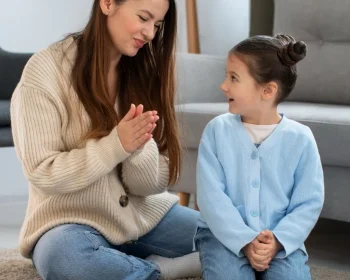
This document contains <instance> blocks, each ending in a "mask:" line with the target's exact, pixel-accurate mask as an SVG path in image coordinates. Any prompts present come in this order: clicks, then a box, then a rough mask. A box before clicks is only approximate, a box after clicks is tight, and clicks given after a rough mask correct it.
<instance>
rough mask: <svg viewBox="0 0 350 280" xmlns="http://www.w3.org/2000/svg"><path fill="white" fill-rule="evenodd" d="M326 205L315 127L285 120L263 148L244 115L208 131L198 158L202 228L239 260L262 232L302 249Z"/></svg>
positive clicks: (218, 121)
mask: <svg viewBox="0 0 350 280" xmlns="http://www.w3.org/2000/svg"><path fill="white" fill-rule="evenodd" d="M323 201H324V180H323V171H322V165H321V160H320V156H319V153H318V149H317V145H316V142H315V139H314V137H313V135H312V132H311V130H310V129H309V128H308V127H307V126H304V125H302V124H300V123H297V122H295V121H292V120H289V119H288V118H286V117H285V116H283V118H282V120H281V122H280V123H279V124H278V126H277V127H276V129H275V130H274V131H273V132H272V134H271V135H270V136H269V137H268V138H267V139H266V140H265V141H264V142H263V143H262V144H261V145H260V146H259V148H257V147H256V146H255V144H254V143H253V142H252V140H251V139H250V137H249V135H248V134H247V132H246V130H245V128H244V127H243V124H242V121H241V117H240V116H239V115H233V114H230V113H228V114H224V115H220V116H218V117H216V118H215V119H213V120H212V121H211V122H210V123H209V124H208V125H207V126H206V128H205V130H204V132H203V135H202V139H201V143H200V146H199V154H198V161H197V202H198V206H199V208H200V212H201V216H200V220H199V221H198V226H199V227H208V228H210V229H211V231H212V232H213V234H214V235H215V237H216V238H217V239H218V240H219V241H220V242H221V243H222V244H223V245H225V246H226V247H227V248H228V249H229V250H231V251H232V252H233V253H234V254H236V255H237V256H239V257H242V256H243V253H242V248H243V247H244V246H245V245H246V244H248V243H250V242H251V241H253V240H254V239H255V238H256V237H257V235H259V233H260V231H262V230H264V229H269V230H271V231H273V233H274V235H275V236H276V238H277V239H278V240H279V242H280V243H281V244H282V245H283V247H284V250H282V251H280V252H279V253H278V254H277V256H276V257H277V258H284V257H286V256H288V255H289V254H291V253H293V252H294V251H296V250H297V249H301V250H303V251H304V252H305V253H306V250H305V246H304V241H305V240H306V238H307V237H308V235H309V234H310V232H311V230H312V228H313V227H314V225H315V223H316V221H317V219H318V217H319V215H320V212H321V209H322V206H323Z"/></svg>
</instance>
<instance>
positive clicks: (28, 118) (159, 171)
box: [11, 39, 178, 258]
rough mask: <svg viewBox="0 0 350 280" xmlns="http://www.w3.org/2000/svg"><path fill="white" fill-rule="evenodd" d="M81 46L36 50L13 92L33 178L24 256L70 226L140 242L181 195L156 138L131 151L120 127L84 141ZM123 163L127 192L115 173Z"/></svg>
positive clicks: (14, 116)
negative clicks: (77, 73) (77, 83)
mask: <svg viewBox="0 0 350 280" xmlns="http://www.w3.org/2000/svg"><path fill="white" fill-rule="evenodd" d="M76 51H77V49H76V46H75V45H74V43H73V41H72V39H67V40H65V41H63V42H60V43H56V44H53V45H51V46H50V47H48V48H47V49H44V50H42V51H40V52H38V53H37V54H35V55H34V56H33V57H32V58H31V59H30V60H29V62H28V63H27V65H26V67H25V69H24V72H23V75H22V78H21V80H20V82H19V84H18V86H17V88H16V90H15V92H14V94H13V97H12V102H11V120H12V130H13V137H14V143H15V148H16V151H17V154H18V157H19V159H20V161H21V163H22V166H23V170H24V174H25V176H26V178H27V179H28V181H29V201H28V207H27V211H26V216H25V219H24V223H23V226H22V229H21V233H20V244H19V249H20V252H21V254H22V255H23V256H24V257H27V258H29V257H30V253H31V251H32V249H33V247H34V246H35V244H36V242H37V241H38V239H39V238H40V236H41V235H43V234H44V233H45V232H46V231H48V230H50V229H51V228H53V227H55V226H57V225H60V224H66V223H77V224H85V225H89V226H91V227H93V228H95V229H97V230H98V231H99V232H100V233H101V234H102V235H103V236H104V237H105V238H106V239H107V240H108V241H109V242H111V243H113V244H122V243H124V242H127V241H130V240H137V239H138V238H139V237H140V236H142V235H144V234H146V233H147V232H149V231H150V230H152V229H153V228H154V227H155V226H156V225H157V223H158V222H159V221H160V220H161V219H162V217H163V216H164V215H165V214H166V213H167V211H168V210H169V209H170V208H171V207H172V206H173V205H174V204H175V203H176V202H177V200H178V199H177V197H176V196H174V195H171V194H169V193H168V192H166V189H167V186H168V178H169V169H168V159H167V158H166V157H165V156H164V155H161V154H159V151H158V148H157V145H156V143H155V142H154V140H153V139H151V141H149V142H148V143H147V144H146V145H145V147H144V148H143V149H142V150H138V151H136V152H134V153H132V154H129V153H127V152H126V151H125V150H124V149H123V147H122V145H121V143H120V141H119V137H118V134H117V129H116V128H114V129H113V130H112V131H111V132H110V134H109V135H107V136H105V137H103V138H102V139H100V140H93V139H90V140H87V141H84V142H81V141H80V139H81V137H82V136H83V135H84V134H85V133H86V132H87V131H88V130H89V125H90V121H89V117H88V115H87V113H86V111H85V109H84V108H83V106H82V104H81V102H80V101H79V99H78V97H77V94H76V92H75V91H74V89H73V88H72V86H70V83H69V77H70V73H71V70H72V62H73V61H74V58H75V54H76ZM65 53H66V55H64V54H65ZM121 162H123V172H122V177H123V181H124V183H125V185H126V186H127V190H126V189H124V187H123V186H122V184H121V182H120V180H119V178H118V176H117V171H116V166H117V164H118V163H121ZM125 195H127V196H128V198H129V203H128V204H127V205H126V206H125V205H124V206H123V203H121V202H120V199H121V197H124V198H125Z"/></svg>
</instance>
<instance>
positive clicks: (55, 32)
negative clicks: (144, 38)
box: [0, 0, 187, 52]
mask: <svg viewBox="0 0 350 280" xmlns="http://www.w3.org/2000/svg"><path fill="white" fill-rule="evenodd" d="M92 4H93V0H59V1H57V0H25V1H20V3H19V2H18V3H17V2H13V1H8V0H0V7H1V9H0V47H1V48H3V49H5V50H9V51H14V52H36V51H38V50H40V49H42V48H45V47H47V46H48V45H50V44H51V43H53V42H55V41H57V40H60V39H62V38H63V37H64V35H66V34H68V33H71V32H75V31H79V30H80V29H82V28H83V27H84V25H85V24H86V22H87V20H88V18H89V16H90V11H91V7H92ZM177 4H178V9H179V20H178V22H179V27H178V33H179V38H180V39H178V51H180V52H182V51H187V39H186V16H185V6H186V3H185V0H178V1H177Z"/></svg>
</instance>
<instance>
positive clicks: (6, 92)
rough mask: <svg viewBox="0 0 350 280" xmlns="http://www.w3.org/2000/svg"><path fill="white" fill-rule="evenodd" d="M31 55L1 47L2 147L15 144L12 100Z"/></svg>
mask: <svg viewBox="0 0 350 280" xmlns="http://www.w3.org/2000/svg"><path fill="white" fill-rule="evenodd" d="M31 55H32V54H27V53H11V52H7V51H5V50H3V49H1V48H0V147H8V146H13V139H12V134H11V122H10V100H11V96H12V93H13V91H14V89H15V87H16V85H17V83H18V82H19V80H20V78H21V75H22V71H23V68H24V66H25V64H26V63H27V61H28V59H29V58H30V57H31Z"/></svg>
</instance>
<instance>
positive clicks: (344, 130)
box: [177, 101, 350, 167]
mask: <svg viewBox="0 0 350 280" xmlns="http://www.w3.org/2000/svg"><path fill="white" fill-rule="evenodd" d="M177 111H178V119H179V123H180V127H182V129H181V131H182V133H183V134H184V135H186V137H182V138H183V139H184V140H183V145H184V146H185V147H187V148H195V149H196V148H198V145H199V141H200V138H201V135H202V132H203V129H204V128H205V126H206V124H207V123H208V122H209V121H210V120H211V119H213V118H214V117H215V116H217V115H219V114H224V113H227V112H228V104H227V103H189V104H181V105H178V106H177ZM278 111H279V112H280V113H283V114H285V115H286V116H287V117H288V118H290V119H292V120H296V121H299V122H301V123H303V124H305V125H307V126H309V127H310V128H311V130H312V132H313V134H314V136H315V138H316V142H317V145H318V148H319V151H320V155H321V159H322V163H323V164H325V165H334V166H344V167H350V160H349V159H350V149H349V143H350V106H346V105H327V104H315V103H301V102H289V101H287V102H283V103H281V104H280V105H279V106H278Z"/></svg>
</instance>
